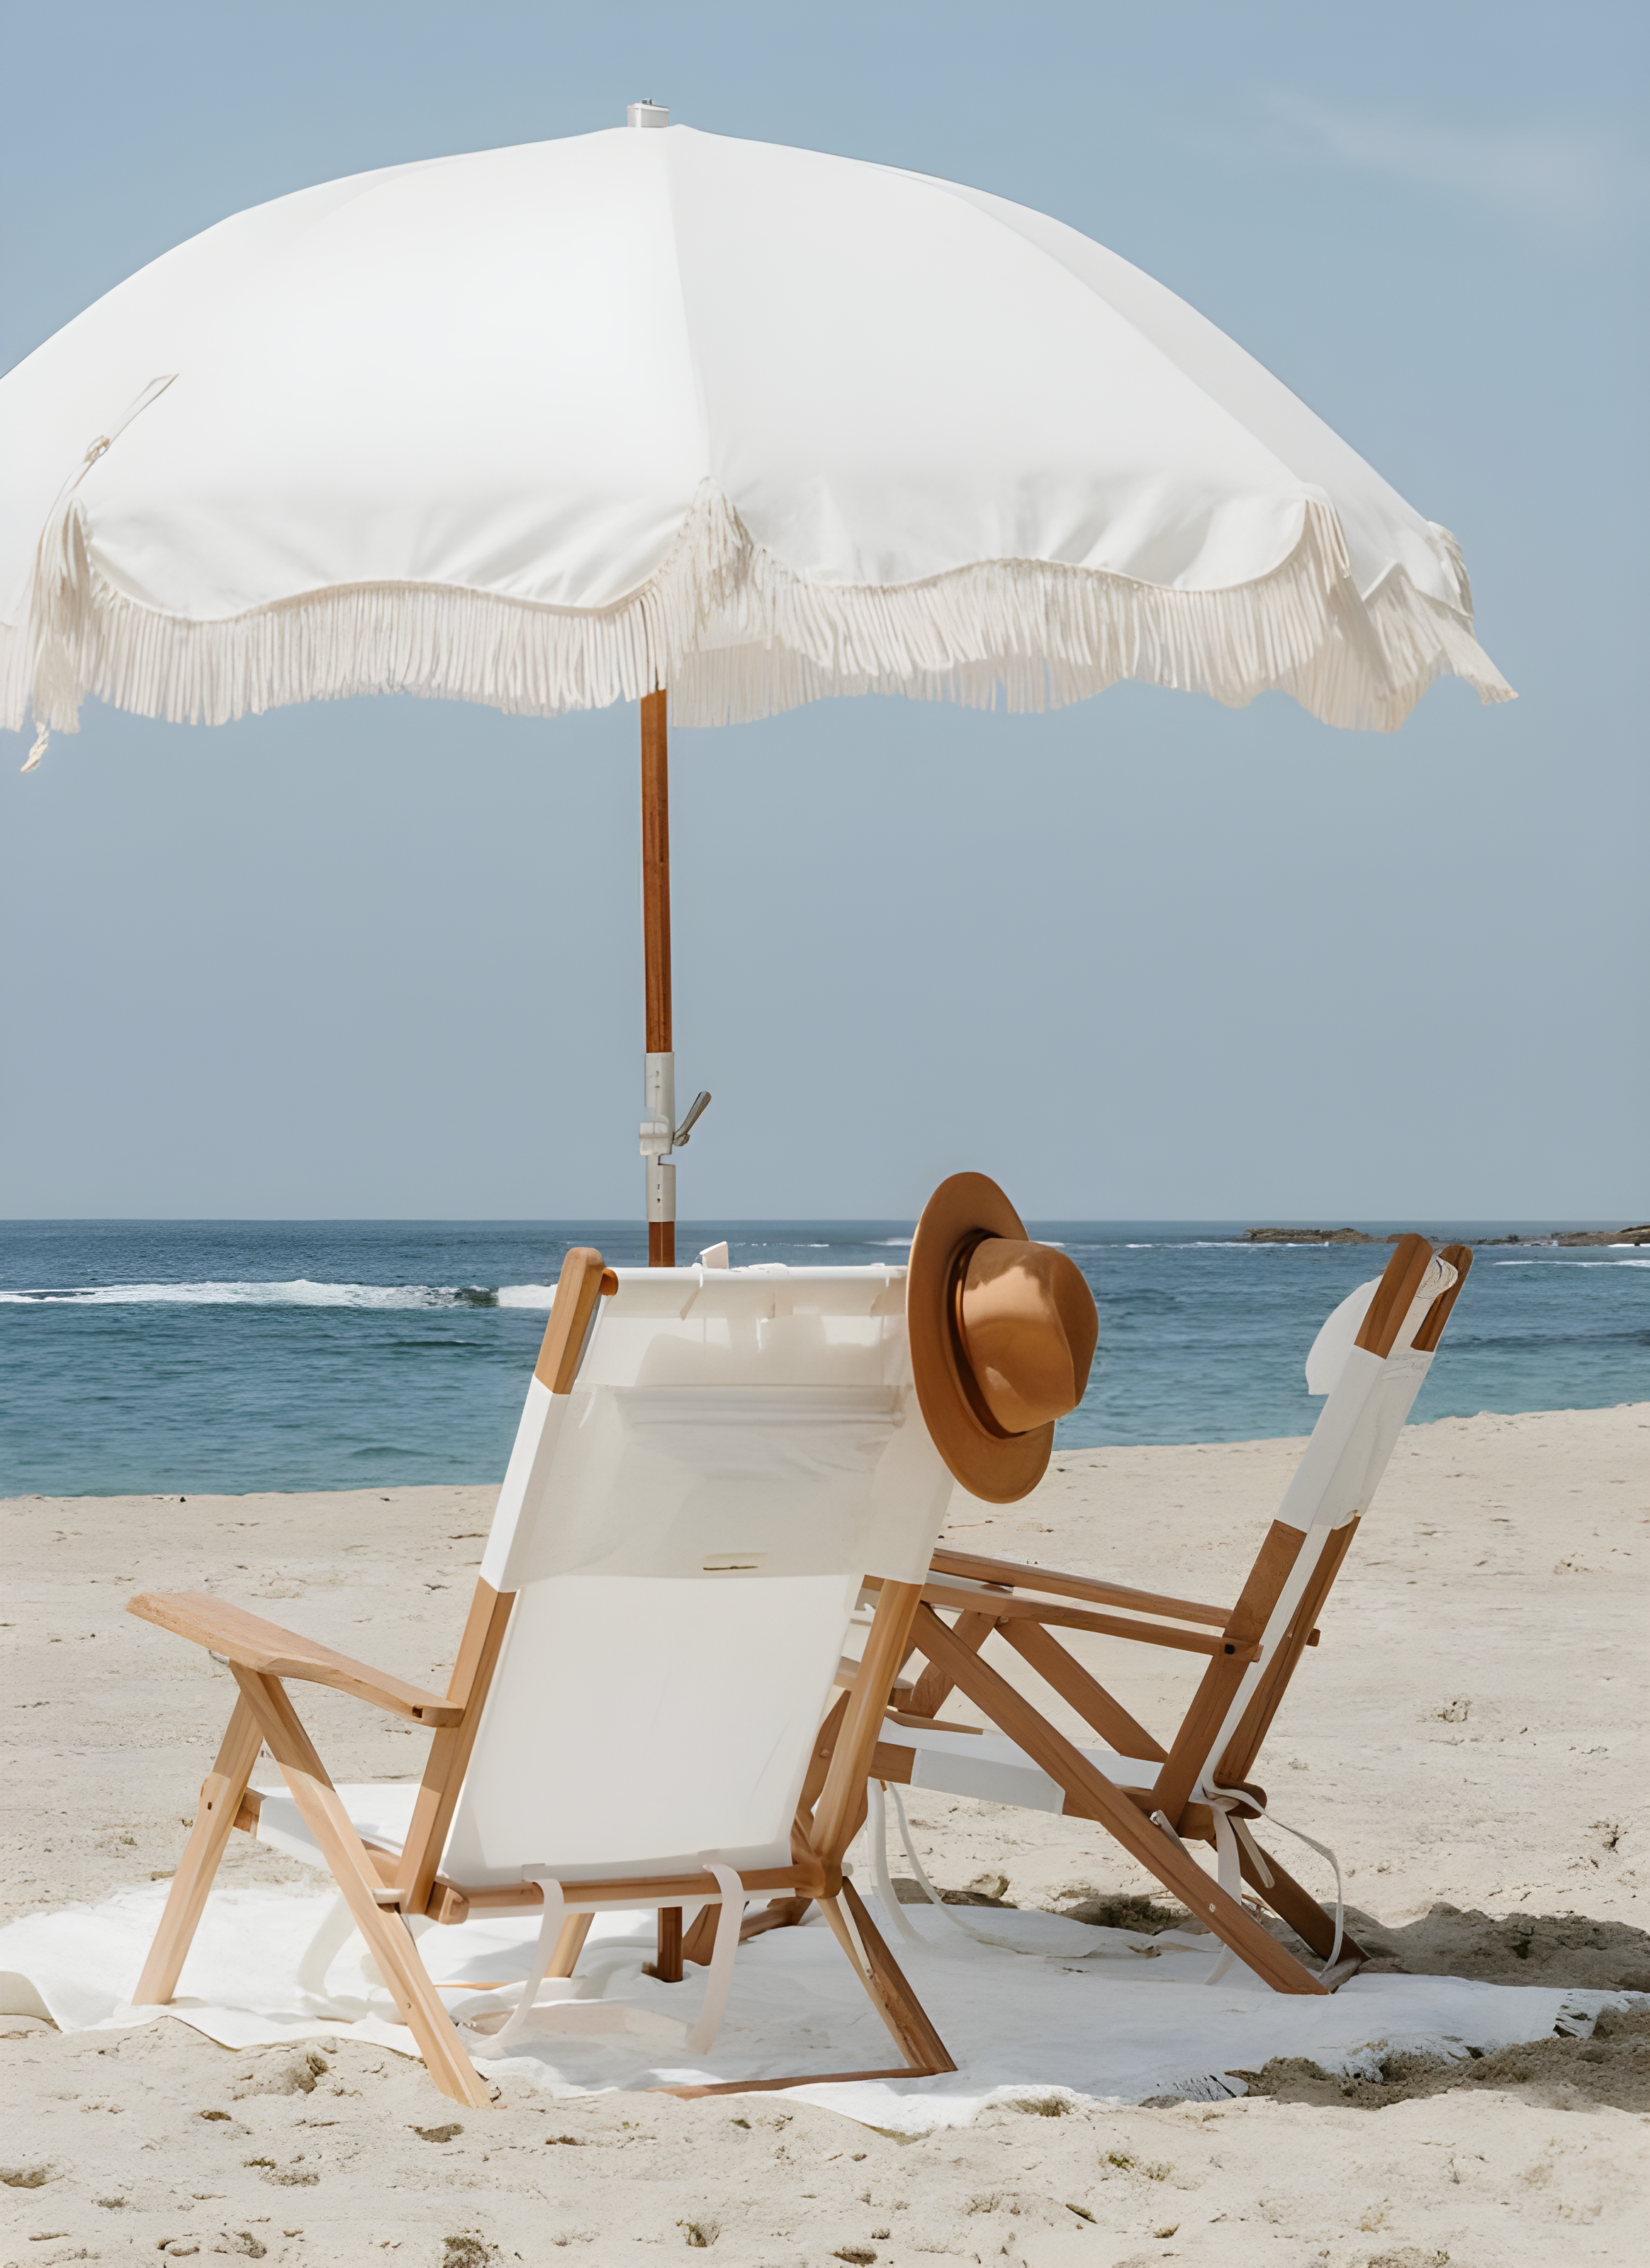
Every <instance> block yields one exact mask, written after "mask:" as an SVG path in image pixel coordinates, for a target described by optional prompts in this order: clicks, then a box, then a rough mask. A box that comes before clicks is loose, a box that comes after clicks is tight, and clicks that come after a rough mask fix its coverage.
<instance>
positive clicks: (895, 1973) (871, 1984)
mask: <svg viewBox="0 0 1650 2268" xmlns="http://www.w3.org/2000/svg"><path fill="white" fill-rule="evenodd" d="M844 1904H845V1905H846V1906H847V1909H848V1915H849V1917H851V1919H852V1925H853V1926H852V1928H850V1927H849V1921H848V1918H844V1916H843V1911H842V1908H843V1905H844ZM819 1906H820V1911H821V1913H822V1914H823V1915H824V1917H825V1918H826V1920H827V1921H828V1922H829V1924H830V1926H831V1930H832V1933H833V1934H834V1935H835V1937H836V1942H837V1944H838V1945H840V1946H841V1948H842V1949H843V1952H844V1953H845V1954H846V1955H847V1956H848V1959H849V1962H850V1963H851V1967H852V1969H853V1972H854V1975H855V1976H856V1977H858V1979H859V1982H860V1983H861V1984H862V1985H864V1986H865V1989H866V1994H867V1996H868V1998H869V1999H870V2001H871V2005H872V2007H873V2008H875V2010H876V2012H877V2014H878V2015H880V2017H881V2019H882V2021H883V2022H884V2023H885V2024H886V2025H887V2026H888V2029H889V2031H890V2032H891V2033H892V2034H893V2036H894V2042H895V2046H896V2047H897V2048H898V2049H899V2051H900V2053H901V2054H902V2056H903V2057H904V2058H905V2060H906V2063H907V2064H908V2065H909V2066H910V2069H911V2071H912V2072H914V2073H917V2074H919V2075H925V2074H927V2073H932V2072H938V2071H954V2070H955V2069H956V2067H957V2066H956V2065H955V2064H954V2063H953V2061H952V2060H951V2058H950V2056H949V2055H948V2054H947V2050H946V2043H945V2042H944V2041H943V2040H942V2039H941V2038H940V2036H939V2033H938V2032H937V2031H936V2030H935V2029H934V2028H933V2026H932V2024H931V2023H930V2022H929V2021H928V2016H927V2013H926V2011H925V2010H924V2007H923V2004H922V2002H921V2001H920V2000H919V1999H917V1995H916V1993H915V1992H912V1990H911V1988H910V1985H909V1983H908V1982H907V1981H906V1978H905V1976H904V1973H903V1971H902V1970H901V1968H900V1965H899V1963H898V1962H897V1961H895V1958H894V1955H892V1954H891V1953H890V1952H889V1951H888V1946H887V1944H886V1942H885V1941H884V1940H883V1938H882V1936H881V1934H880V1932H879V1930H878V1928H877V1926H876V1924H875V1923H874V1922H873V1920H872V1918H871V1917H870V1915H869V1914H868V1913H867V1912H866V1908H865V1901H864V1900H863V1899H862V1898H861V1897H860V1896H859V1893H858V1890H856V1889H855V1888H854V1886H853V1884H852V1883H851V1882H850V1881H844V1882H843V1886H842V1892H841V1898H840V1902H839V1900H838V1899H837V1898H821V1900H820V1902H819ZM856 1939H857V1940H858V1943H856V1941H855V1940H856ZM861 1948H863V1949H864V1957H863V1958H862V1957H861ZM867 1964H868V1966H867Z"/></svg>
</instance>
